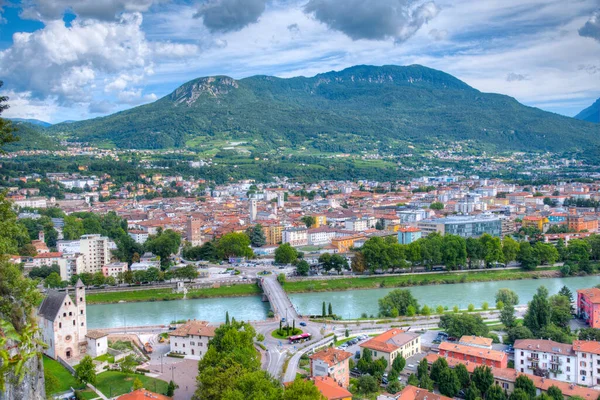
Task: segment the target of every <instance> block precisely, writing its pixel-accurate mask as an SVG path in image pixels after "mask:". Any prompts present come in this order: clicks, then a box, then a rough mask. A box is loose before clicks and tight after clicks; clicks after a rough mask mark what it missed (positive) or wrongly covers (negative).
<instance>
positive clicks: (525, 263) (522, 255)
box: [517, 242, 539, 271]
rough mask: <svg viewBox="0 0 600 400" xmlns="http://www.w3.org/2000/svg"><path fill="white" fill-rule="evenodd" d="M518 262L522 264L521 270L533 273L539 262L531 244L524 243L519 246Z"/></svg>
mask: <svg viewBox="0 0 600 400" xmlns="http://www.w3.org/2000/svg"><path fill="white" fill-rule="evenodd" d="M517 261H519V262H520V263H521V268H523V269H524V270H527V271H531V270H533V269H535V268H536V267H537V266H538V264H539V260H538V259H537V257H536V254H535V252H534V251H533V249H532V248H531V245H530V244H529V242H523V243H521V244H520V245H519V254H518V255H517Z"/></svg>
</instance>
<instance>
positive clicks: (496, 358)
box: [439, 342, 508, 368]
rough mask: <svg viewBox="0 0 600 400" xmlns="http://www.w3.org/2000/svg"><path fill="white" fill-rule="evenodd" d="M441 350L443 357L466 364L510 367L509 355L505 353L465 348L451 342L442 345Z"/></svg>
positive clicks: (478, 348)
mask: <svg viewBox="0 0 600 400" xmlns="http://www.w3.org/2000/svg"><path fill="white" fill-rule="evenodd" d="M439 350H440V355H441V356H444V357H450V358H455V359H457V360H462V361H463V362H465V363H466V362H470V363H473V364H479V365H488V366H490V367H496V368H507V367H508V355H507V354H506V353H505V352H503V351H497V350H489V349H484V348H480V347H472V346H465V345H462V344H458V343H451V342H442V343H440V346H439Z"/></svg>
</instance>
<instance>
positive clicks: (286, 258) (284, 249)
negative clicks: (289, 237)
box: [275, 243, 298, 264]
mask: <svg viewBox="0 0 600 400" xmlns="http://www.w3.org/2000/svg"><path fill="white" fill-rule="evenodd" d="M297 259H298V250H296V249H295V248H293V247H292V246H291V245H290V244H289V243H284V244H282V245H280V246H279V247H278V248H277V249H276V250H275V262H276V263H277V264H293V263H294V262H295V261H296V260H297Z"/></svg>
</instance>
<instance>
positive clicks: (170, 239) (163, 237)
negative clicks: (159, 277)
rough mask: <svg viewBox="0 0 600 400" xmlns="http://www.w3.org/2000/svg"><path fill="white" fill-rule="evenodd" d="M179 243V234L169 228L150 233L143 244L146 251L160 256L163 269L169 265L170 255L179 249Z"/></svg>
mask: <svg viewBox="0 0 600 400" xmlns="http://www.w3.org/2000/svg"><path fill="white" fill-rule="evenodd" d="M180 245H181V235H179V233H177V232H175V231H173V230H171V229H167V230H166V231H164V232H159V233H158V234H157V235H151V236H150V237H149V238H148V240H147V241H146V243H145V244H144V246H145V248H146V250H147V251H149V252H151V253H153V254H156V255H157V256H159V257H160V265H161V266H162V267H163V269H164V268H166V267H167V266H168V265H169V263H170V258H171V255H172V254H175V253H177V252H178V251H179V246H180Z"/></svg>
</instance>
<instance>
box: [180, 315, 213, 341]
mask: <svg viewBox="0 0 600 400" xmlns="http://www.w3.org/2000/svg"><path fill="white" fill-rule="evenodd" d="M215 329H216V328H215V327H214V326H209V325H208V322H206V321H196V320H195V319H194V320H192V321H188V322H186V323H185V324H183V325H181V326H180V327H179V328H177V329H175V330H174V331H173V332H171V333H170V334H169V335H170V336H181V337H186V336H191V335H195V336H210V337H212V336H215Z"/></svg>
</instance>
